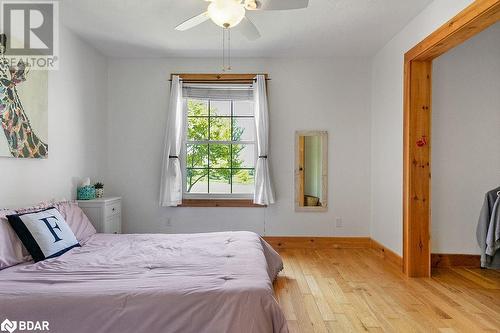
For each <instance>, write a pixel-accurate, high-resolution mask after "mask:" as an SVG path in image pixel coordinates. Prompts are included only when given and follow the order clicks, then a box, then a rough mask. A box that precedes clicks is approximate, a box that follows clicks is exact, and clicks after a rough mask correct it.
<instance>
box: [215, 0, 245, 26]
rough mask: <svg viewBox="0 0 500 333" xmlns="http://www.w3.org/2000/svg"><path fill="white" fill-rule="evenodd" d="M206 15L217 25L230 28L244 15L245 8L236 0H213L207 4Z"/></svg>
mask: <svg viewBox="0 0 500 333" xmlns="http://www.w3.org/2000/svg"><path fill="white" fill-rule="evenodd" d="M208 16H209V17H210V19H211V20H212V21H213V22H214V23H215V24H217V25H218V26H220V27H223V28H232V27H234V26H237V25H238V24H239V23H240V22H241V20H243V18H244V17H245V8H244V7H243V5H242V4H241V3H240V1H238V0H213V1H212V3H211V4H210V5H209V6H208Z"/></svg>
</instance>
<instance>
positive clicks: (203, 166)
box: [186, 100, 254, 192]
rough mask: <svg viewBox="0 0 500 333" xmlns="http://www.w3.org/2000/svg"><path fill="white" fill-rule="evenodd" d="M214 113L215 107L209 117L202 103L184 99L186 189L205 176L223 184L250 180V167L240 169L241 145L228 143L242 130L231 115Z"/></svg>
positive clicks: (249, 181)
mask: <svg viewBox="0 0 500 333" xmlns="http://www.w3.org/2000/svg"><path fill="white" fill-rule="evenodd" d="M217 115H218V114H217V109H215V108H213V107H212V108H211V110H210V117H209V111H208V105H207V103H206V102H203V101H196V100H188V129H187V130H188V133H187V140H188V144H187V158H186V167H187V172H186V183H187V192H190V191H191V189H192V188H193V186H194V185H196V184H197V183H198V182H202V183H206V182H207V180H208V178H210V182H220V183H226V184H231V182H233V183H238V184H243V185H250V184H253V182H254V180H253V175H254V169H241V168H242V167H243V163H244V162H243V160H242V158H241V156H240V155H241V153H242V151H243V149H244V145H242V144H237V143H231V144H229V142H230V141H233V142H234V141H236V142H237V141H239V140H240V139H241V137H242V135H243V133H244V131H245V129H244V128H242V127H238V126H232V124H231V121H232V119H234V118H231V117H217ZM209 136H210V137H209ZM192 141H228V142H227V143H225V144H220V143H200V144H198V143H197V144H195V143H190V142H192ZM231 157H232V158H231ZM209 161H210V163H209ZM209 166H210V170H209ZM209 174H210V175H209ZM231 178H232V179H231Z"/></svg>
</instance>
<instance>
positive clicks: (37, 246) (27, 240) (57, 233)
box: [7, 207, 80, 262]
mask: <svg viewBox="0 0 500 333" xmlns="http://www.w3.org/2000/svg"><path fill="white" fill-rule="evenodd" d="M7 218H8V220H9V223H10V225H11V226H12V228H13V229H14V231H15V232H16V234H17V236H19V239H20V240H21V242H23V244H24V246H25V247H26V249H27V250H28V252H29V253H30V254H31V256H32V257H33V260H35V262H38V261H42V260H45V259H48V258H54V257H58V256H60V255H62V254H63V253H66V252H67V251H69V250H71V249H72V248H74V247H78V246H80V243H78V240H77V239H76V237H75V234H74V233H73V231H71V228H70V227H69V226H68V224H67V223H66V221H64V218H63V217H62V215H61V213H59V211H58V210H57V209H55V208H54V207H49V208H47V209H44V210H41V211H37V212H31V213H24V214H15V215H8V216H7Z"/></svg>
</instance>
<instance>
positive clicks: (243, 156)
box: [232, 144, 256, 168]
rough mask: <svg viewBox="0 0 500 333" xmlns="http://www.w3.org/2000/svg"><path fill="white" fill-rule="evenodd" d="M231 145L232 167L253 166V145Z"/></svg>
mask: <svg viewBox="0 0 500 333" xmlns="http://www.w3.org/2000/svg"><path fill="white" fill-rule="evenodd" d="M232 146H233V165H232V167H233V168H253V167H255V158H256V156H255V145H254V144H248V145H242V144H240V145H232Z"/></svg>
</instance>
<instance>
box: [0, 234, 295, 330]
mask: <svg viewBox="0 0 500 333" xmlns="http://www.w3.org/2000/svg"><path fill="white" fill-rule="evenodd" d="M281 268H282V261H281V258H280V257H279V255H278V254H277V253H276V252H275V251H274V250H273V249H272V248H271V247H270V246H269V245H268V244H267V243H266V242H265V241H264V240H262V239H261V238H260V237H259V236H258V235H257V234H255V233H251V232H221V233H207V234H189V235H188V234H186V235H157V234H155V235H105V234H95V235H94V236H92V237H91V238H90V239H89V241H87V242H86V243H85V245H84V246H83V247H81V248H75V249H73V250H71V251H69V252H67V253H66V254H64V255H63V256H61V257H58V258H54V259H49V260H46V261H42V262H39V263H36V264H33V263H30V264H21V265H18V266H14V267H11V268H8V269H5V270H3V271H0V315H1V316H2V318H0V320H3V319H4V318H8V319H10V320H32V321H36V320H39V321H42V320H45V321H49V323H50V331H51V332H63V333H66V332H74V333H78V332H82V333H89V332H91V333H96V332H120V333H121V332H148V333H155V332H196V333H197V332H216V333H222V332H281V333H283V332H288V329H287V326H286V321H285V318H284V315H283V313H282V311H281V309H280V308H279V306H278V304H277V302H276V300H275V298H274V293H273V288H272V281H273V279H274V278H275V277H276V275H277V274H278V272H279V271H280V270H281Z"/></svg>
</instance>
